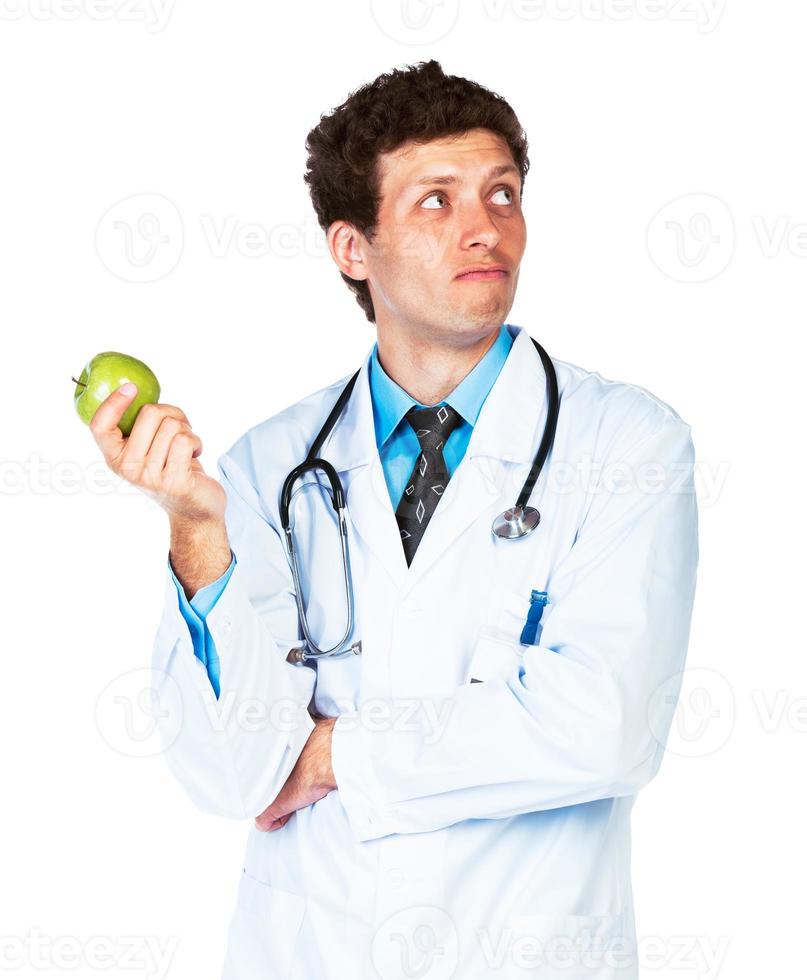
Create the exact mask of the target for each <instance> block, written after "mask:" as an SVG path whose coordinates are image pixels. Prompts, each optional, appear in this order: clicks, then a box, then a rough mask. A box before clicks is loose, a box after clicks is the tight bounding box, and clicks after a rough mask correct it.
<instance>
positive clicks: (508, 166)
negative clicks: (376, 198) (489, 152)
mask: <svg viewBox="0 0 807 980" xmlns="http://www.w3.org/2000/svg"><path fill="white" fill-rule="evenodd" d="M509 173H514V174H519V175H520V171H519V169H518V167H516V166H515V165H514V164H512V163H502V164H499V166H498V167H494V168H493V169H492V170H489V171H488V173H487V176H486V177H485V180H493V179H494V178H496V177H501V176H503V175H504V174H509ZM461 182H462V178H461V177H457V176H456V175H455V174H443V175H441V176H438V177H428V176H427V177H419V178H418V179H417V180H416V181H415V182H414V183H413V184H412V185H411V186H412V187H420V186H422V185H423V184H440V185H443V186H446V185H448V184H459V183H461Z"/></svg>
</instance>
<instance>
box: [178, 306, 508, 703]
mask: <svg viewBox="0 0 807 980" xmlns="http://www.w3.org/2000/svg"><path fill="white" fill-rule="evenodd" d="M512 343H513V338H512V336H511V335H510V331H509V330H508V329H507V324H503V325H502V326H501V327H500V328H499V334H498V336H497V338H496V340H495V341H494V342H493V344H492V346H491V347H490V348H489V349H488V350H487V351H486V353H485V356H484V357H483V358H482V360H481V361H479V363H478V364H476V365H475V366H474V368H473V369H472V370H471V371H469V372H468V374H467V375H466V376H465V377H464V378H463V379H462V381H460V383H459V384H458V385H457V387H456V388H455V389H454V390H453V391H452V392H451V393H450V394H448V395H446V397H445V398H444V399H443V400H442V401H441V402H438V404H439V405H446V404H447V405H450V406H451V407H452V408H453V409H454V410H455V411H456V412H458V413H459V414H460V415H461V416H462V422H461V423H460V424H459V425H458V426H457V428H456V429H454V431H453V432H452V433H451V434H450V435H449V437H448V439H446V443H445V446H444V447H443V456H444V457H445V461H446V466H447V468H448V472H449V475H451V474H453V472H454V470H455V469H456V468H457V466H459V463H460V460H461V459H462V457H463V456H464V455H465V450H466V449H467V448H468V442H469V441H470V438H471V432H472V431H473V427H474V425H475V424H476V419H477V417H478V415H479V412H480V411H481V409H482V405H483V404H484V401H485V399H486V398H487V396H488V394H489V392H490V389H491V388H492V387H493V382H494V381H495V380H496V378H497V377H498V376H499V371H501V369H502V366H503V364H504V362H505V361H506V360H507V355H508V354H509V353H510V347H511V346H512ZM369 376H370V394H371V398H372V404H373V422H374V424H375V437H376V445H377V446H378V452H379V455H380V457H381V465H382V467H383V470H384V477H385V479H386V481H387V489H388V490H389V495H390V502H391V504H392V509H393V511H394V510H396V508H397V506H398V501H399V500H400V499H401V494H402V493H403V490H404V487H405V486H406V481H407V480H408V479H409V476H410V474H411V472H412V469H413V467H414V465H415V461H416V460H417V458H418V456H419V455H420V444H419V443H418V440H417V436H416V435H415V431H414V429H413V428H412V426H411V425H410V424H409V422H408V421H407V420H406V418H404V416H405V415H406V413H407V412H408V411H409V409H410V408H412V406H413V405H414V406H416V407H417V408H433V407H435V406H427V405H423V404H422V403H421V402H418V401H415V399H414V398H412V396H411V395H409V394H407V392H405V391H404V389H403V388H402V387H401V386H400V385H399V384H398V383H397V382H396V381H393V379H392V378H391V377H390V376H389V375H388V374H387V372H386V371H385V370H384V368H383V367H382V366H381V362H380V361H379V359H378V344H377V343H376V344H375V346H374V347H373V353H372V358H371V361H370V371H369ZM235 563H236V558H235V554H233V559H232V561H231V562H230V567H229V568H228V569H227V571H226V572H224V574H223V575H221V576H220V577H219V578H217V579H216V581H215V582H211V583H210V585H206V586H205V587H204V588H202V589H199V591H198V592H197V593H196V594H195V595H194V597H193V598H192V599H191V600H190V602H189V601H188V598H187V596H186V595H185V590H184V589H183V588H182V585H181V584H180V582H179V580H178V579H177V577H176V575H175V574H174V570H173V568H172V567H171V562H170V560H169V562H168V568H169V571H170V572H171V575H172V577H173V579H174V583H175V584H176V587H177V591H178V593H179V607H180V611H181V613H182V615H183V617H184V619H185V621H186V622H187V624H188V628H189V629H190V633H191V639H192V640H193V652H194V654H195V655H196V656H197V657H198V658H199V660H201V661H202V663H203V664H204V665H205V668H206V669H207V674H208V677H209V678H210V683H211V684H212V686H213V690H214V691H215V692H216V697H217V698H218V696H219V693H220V687H219V668H220V664H219V657H218V654H217V653H216V645H215V643H214V642H213V637H212V636H211V635H210V630H209V629H208V627H207V622H206V619H207V615H208V613H209V612H210V610H211V609H212V608H213V606H214V605H215V604H216V602H217V600H218V598H219V596H220V595H221V593H222V592H223V591H224V587H225V586H226V585H227V581H228V580H229V578H230V575H232V571H233V568H235Z"/></svg>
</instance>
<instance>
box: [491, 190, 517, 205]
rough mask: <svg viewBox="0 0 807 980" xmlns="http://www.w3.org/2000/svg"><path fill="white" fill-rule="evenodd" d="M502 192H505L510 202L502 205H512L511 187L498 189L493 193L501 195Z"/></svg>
mask: <svg viewBox="0 0 807 980" xmlns="http://www.w3.org/2000/svg"><path fill="white" fill-rule="evenodd" d="M503 191H505V192H506V193H507V194H509V195H510V200H509V201H505V202H504V203H505V204H512V203H513V189H512V187H498V188H497V189H496V190H495V191H494V193H495V194H501V193H502V192H503ZM499 203H501V202H499Z"/></svg>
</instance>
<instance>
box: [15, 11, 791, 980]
mask: <svg viewBox="0 0 807 980" xmlns="http://www.w3.org/2000/svg"><path fill="white" fill-rule="evenodd" d="M407 18H408V19H407ZM413 25H414V26H413ZM418 25H420V26H418ZM805 31H807V8H805V7H804V5H802V4H798V3H796V2H794V0H766V3H764V4H747V3H741V2H739V0H728V2H723V0H708V2H707V0H687V2H682V0H610V2H609V0H563V2H561V0H555V2H549V0H545V2H544V0H535V2H532V3H530V4H527V3H526V2H522V3H517V2H515V0H463V2H462V3H459V2H458V0H445V2H443V3H442V4H437V3H433V4H429V5H424V4H422V3H421V2H420V0H411V3H409V0H406V2H405V3H403V4H400V3H397V2H384V3H382V2H381V0H379V2H378V3H372V4H371V3H369V2H368V0H363V2H356V3H351V4H348V3H328V2H312V0H309V2H308V3H298V4H292V3H286V4H278V5H274V4H273V5H271V6H270V5H269V4H259V3H255V2H253V3H249V2H246V0H230V2H228V3H226V4H222V3H212V2H210V0H193V2H191V0H176V3H171V2H170V0H167V6H166V5H163V4H161V3H158V2H157V0H134V2H133V0H128V2H127V3H125V4H124V2H123V0H105V2H103V3H102V0H96V2H92V0H61V2H60V0H0V83H2V89H0V90H1V91H2V93H3V95H2V98H0V133H1V134H2V143H3V150H2V157H0V161H1V162H0V168H2V181H1V182H0V269H1V270H2V293H1V294H0V302H1V303H2V323H3V326H4V331H3V340H2V345H3V358H2V360H3V375H4V377H3V384H2V392H3V394H2V398H3V404H2V451H3V455H2V460H3V463H2V465H3V494H2V520H3V525H2V546H3V552H4V558H5V560H4V562H3V589H2V595H3V599H4V603H3V617H2V621H3V624H4V630H3V644H2V647H3V651H2V653H3V655H2V665H3V677H2V682H3V683H2V692H3V693H2V710H0V739H1V740H2V769H3V784H4V792H3V794H2V808H1V809H0V821H2V834H0V942H2V944H3V945H2V947H0V954H2V956H3V957H4V966H5V968H6V969H7V970H8V972H9V975H11V976H19V977H28V976H42V975H43V973H44V974H46V975H48V974H53V975H60V974H61V972H64V973H66V974H69V975H70V976H71V977H74V978H79V977H80V978H85V977H98V976H113V975H114V976H126V977H147V976H148V977H162V976H166V975H167V976H170V977H172V978H187V977H199V978H201V977H213V976H217V975H218V970H219V968H220V963H221V960H222V957H223V952H224V943H225V937H226V927H227V922H228V919H229V916H230V913H231V911H232V907H233V902H234V898H235V888H236V885H237V880H238V876H239V873H240V869H241V865H242V860H241V859H242V853H243V846H244V842H245V840H246V835H247V832H248V825H247V824H242V825H239V824H237V823H230V822H227V821H225V820H222V819H217V818H213V817H210V816H206V815H203V814H201V813H199V812H198V811H196V810H195V809H194V807H193V805H192V804H191V803H190V802H189V801H188V800H187V799H186V797H185V796H184V794H183V791H182V790H181V789H180V787H179V785H178V784H177V783H176V782H175V781H174V779H173V777H172V776H171V775H170V773H169V771H168V769H167V767H166V766H165V763H164V761H163V760H162V759H161V758H160V757H159V755H150V756H146V757H139V756H142V755H143V753H145V752H149V751H153V748H154V747H153V745H152V744H151V742H149V741H142V740H139V739H138V737H137V729H136V728H135V729H133V730H132V731H134V732H135V736H134V737H132V738H129V739H128V740H127V738H126V730H125V727H124V715H123V710H122V709H121V704H120V701H119V700H118V701H116V700H115V698H116V697H117V698H119V699H120V698H123V699H124V700H125V698H126V697H127V696H128V695H127V693H126V692H127V691H129V690H130V687H131V678H129V679H127V677H126V676H122V675H127V673H128V672H130V671H134V670H138V669H142V668H145V667H147V666H148V665H149V662H150V653H151V645H152V641H153V638H154V633H155V631H156V627H157V624H158V622H159V617H160V613H161V609H162V596H163V585H164V575H165V562H166V558H167V550H168V535H167V532H168V523H167V519H166V518H165V516H164V514H163V513H162V511H160V510H159V509H158V508H157V507H156V505H154V504H152V503H151V502H150V501H149V500H148V499H146V498H145V497H143V496H142V495H141V494H139V493H138V492H137V491H136V490H134V489H133V488H131V487H128V486H127V485H124V484H122V483H121V481H119V480H118V479H117V478H115V477H113V476H112V475H110V474H108V471H106V470H105V467H104V465H103V462H102V460H101V457H100V453H99V451H98V449H97V448H96V446H95V443H94V441H93V439H92V437H91V435H90V432H89V430H88V429H87V428H86V427H84V426H83V425H82V424H81V423H80V421H79V420H78V418H77V416H76V414H75V412H74V409H73V405H72V393H73V385H72V383H71V381H70V376H71V375H75V376H78V373H79V372H80V371H81V369H82V367H83V366H84V364H85V362H86V361H87V360H89V358H90V357H92V356H93V355H94V354H95V353H97V352H99V351H101V350H121V351H125V352H127V353H130V354H133V355H135V356H137V357H140V358H142V359H143V360H145V361H146V362H147V363H148V364H149V365H151V366H152V367H153V368H154V370H155V372H156V373H157V375H158V377H159V378H160V380H161V382H162V388H163V390H162V399H161V400H163V401H167V402H170V403H172V404H176V405H179V406H181V407H182V408H183V409H184V410H185V411H186V412H187V414H188V416H189V417H190V420H191V423H192V424H193V427H194V429H195V431H196V432H198V433H199V435H200V436H201V437H202V439H203V441H204V453H203V455H202V462H203V463H204V464H205V467H206V469H207V471H208V472H213V473H215V461H216V459H217V457H218V455H219V454H220V453H222V452H223V451H225V450H226V449H227V448H229V446H230V445H232V443H233V442H234V441H235V440H236V439H237V438H238V436H240V435H241V433H243V432H244V431H245V430H246V429H247V428H248V427H250V426H252V425H254V424H256V423H257V422H258V421H260V420H261V419H264V418H266V417H268V416H269V415H272V414H274V413H275V412H276V411H278V410H279V409H281V408H283V407H285V406H286V405H289V404H290V403H292V402H294V401H296V400H297V399H299V398H301V397H303V396H304V395H306V394H308V393H309V392H311V391H313V390H315V389H316V388H319V387H321V386H323V385H325V384H328V383H330V382H332V381H334V380H337V379H338V378H340V377H343V376H345V375H347V374H348V373H352V371H353V370H355V368H356V367H358V365H359V363H360V361H361V358H362V357H363V356H364V355H365V354H366V353H367V352H368V350H369V348H370V346H371V345H372V343H373V341H374V339H375V333H374V329H373V328H372V326H371V325H370V324H369V323H368V322H367V321H366V320H365V318H364V315H363V313H362V312H361V310H360V309H359V307H358V306H357V304H356V303H355V300H354V299H353V297H352V295H351V294H350V293H349V291H348V289H347V287H346V286H345V285H344V284H343V283H342V281H341V279H340V277H339V275H338V272H337V270H336V267H335V266H334V265H333V263H332V261H331V259H330V257H329V255H328V254H327V251H326V250H325V246H324V238H323V237H322V235H321V233H320V232H319V229H318V227H317V225H316V221H315V219H314V213H313V209H312V207H311V205H310V201H309V199H308V196H307V189H306V187H305V185H304V183H303V179H302V174H303V172H304V169H305V150H304V141H305V136H306V134H307V132H308V131H309V129H310V128H311V127H312V126H314V125H315V124H316V122H317V121H318V118H319V115H320V113H323V112H326V111H328V110H329V109H331V108H332V107H334V106H336V105H338V104H339V103H341V102H342V101H343V100H344V99H345V98H346V97H347V96H348V94H349V93H350V92H351V91H352V90H354V89H355V88H357V87H358V86H359V85H361V84H363V83H365V82H367V81H370V80H371V79H373V78H375V77H376V76H377V75H378V74H379V73H381V72H383V71H388V70H389V69H390V68H392V67H396V66H397V67H403V66H404V65H406V64H411V63H414V62H416V61H420V60H425V59H427V58H431V57H435V58H437V59H438V60H439V61H440V62H441V63H442V65H443V67H444V69H445V70H446V71H447V72H450V73H454V74H460V75H466V76H468V77H471V78H473V79H475V80H477V81H479V82H481V83H482V84H484V85H486V86H488V87H489V88H491V89H493V90H494V91H497V92H499V93H500V94H502V95H503V96H504V97H505V98H506V99H507V100H508V101H509V102H510V103H511V105H512V106H513V107H514V109H515V111H516V112H517V114H518V115H519V118H520V119H521V121H522V124H523V126H524V128H525V129H526V132H527V135H528V138H529V141H530V159H531V164H532V166H531V170H530V173H529V175H528V177H527V182H526V187H525V197H524V208H525V211H526V216H527V223H528V231H529V241H528V245H527V251H526V254H525V257H524V261H523V263H522V268H521V277H520V285H519V292H518V296H517V299H516V303H515V306H514V307H513V309H512V311H511V313H510V315H509V317H508V321H509V322H511V323H516V324H519V325H522V326H524V327H526V328H527V330H528V331H529V332H530V333H531V334H532V335H533V336H535V337H536V338H538V339H539V340H540V341H541V342H542V343H543V345H544V346H545V347H546V348H547V349H548V350H549V351H550V352H551V353H552V354H553V355H554V356H556V357H558V358H561V359H564V360H568V361H571V362H573V363H576V364H579V365H582V366H583V367H585V368H588V369H590V370H596V371H599V372H600V373H601V374H603V375H604V376H605V377H607V378H612V379H616V380H623V381H630V382H633V383H635V384H639V385H641V386H642V387H645V388H647V389H649V390H650V391H651V392H653V393H654V394H656V395H658V396H659V397H660V398H662V399H664V400H665V401H666V402H668V403H669V404H671V405H672V406H673V407H674V408H675V409H676V411H678V412H679V414H680V415H682V417H683V418H684V419H685V420H686V421H688V422H689V423H690V424H691V425H692V427H693V438H694V440H695V444H696V450H697V453H698V484H699V486H698V489H699V496H700V506H701V509H700V533H701V561H700V570H699V579H698V594H697V599H696V606H695V614H694V619H693V626H692V638H691V645H690V653H689V661H688V665H689V667H690V674H689V676H688V679H687V681H686V683H685V685H684V691H683V695H682V702H681V706H680V708H679V713H678V715H677V717H676V723H675V727H674V729H673V733H672V736H671V739H670V743H669V748H668V753H667V755H666V757H665V761H664V763H663V765H662V768H661V772H660V774H659V776H658V777H657V778H656V780H654V781H653V782H652V783H651V784H650V786H648V787H647V788H646V789H645V790H644V791H643V792H642V793H641V795H640V797H639V799H638V802H637V804H636V807H635V810H634V818H633V826H634V852H633V853H634V856H633V875H634V884H635V893H636V905H637V926H638V934H639V939H640V954H641V957H642V963H643V971H644V976H646V977H652V978H656V977H658V978H673V977H674V978H676V980H678V978H682V980H683V978H690V977H691V978H699V980H702V978H709V980H714V978H716V977H721V978H729V980H735V978H744V977H755V978H756V977H776V976H792V975H794V973H795V972H796V971H797V970H801V969H803V966H802V964H803V959H804V956H803V910H804V895H803V882H804V879H805V873H807V859H806V858H805V847H804V843H803V826H804V812H805V804H806V803H807V799H805V790H804V771H805V765H804V761H805V752H804V749H805V743H806V742H807V701H805V698H807V673H806V672H805V667H804V639H803V607H804V600H803V586H804V576H803V560H802V559H801V552H802V550H803V546H804V537H803V532H804V518H803V513H804V481H803V479H802V474H803V464H802V452H803V445H804V435H803V428H804V426H803V420H804V410H803V390H804V389H803V383H802V382H803V378H802V376H803V372H804V368H803V360H802V359H803V350H804V346H803V339H802V334H803V331H804V326H805V322H804V306H805V302H804V293H805V291H804V284H805V271H806V270H807V261H806V260H805V256H807V231H806V230H805V229H806V228H807V189H806V188H807V183H806V182H805V179H804V175H805V169H806V165H807V159H805V155H806V154H805V150H806V149H807V146H806V145H805V128H804V124H803V110H804V95H805V81H804V68H803V66H804V50H803V40H804V36H805ZM143 195H144V196H143ZM155 195H156V196H157V197H154V196H155ZM133 197H134V198H135V200H134V201H128V199H129V198H133ZM121 201H127V203H125V204H124V205H121V207H120V208H119V209H117V210H113V211H110V209H112V208H113V207H114V206H115V205H116V204H117V203H118V202H121ZM670 202H676V203H674V204H672V205H671V206H670V207H669V208H667V205H670ZM148 213H154V214H155V215H156V216H157V220H158V222H159V225H160V227H159V230H160V233H161V234H162V235H163V236H164V238H165V241H163V242H162V243H161V244H158V246H157V248H156V249H155V250H154V254H153V255H151V253H150V251H149V249H150V242H149V241H148V240H147V239H148V238H149V236H150V234H151V231H152V230H153V227H154V226H153V225H141V226H140V228H138V226H137V220H138V218H139V217H140V216H142V215H144V214H148ZM115 222H118V224H117V225H115ZM127 225H128V227H129V229H130V231H132V233H133V235H134V237H133V240H132V244H131V248H130V249H129V251H128V252H127V251H126V249H125V248H124V245H125V234H126V232H125V226H127ZM141 231H142V232H143V234H142V235H139V234H138V233H139V232H141ZM137 280H141V281H137ZM105 474H106V477H105ZM133 676H134V678H135V680H137V679H138V678H139V677H140V675H133ZM110 684H112V685H113V686H112V687H111V688H110V687H109V685H110ZM127 684H128V685H130V687H127ZM133 707H134V709H135V718H134V724H135V726H137V725H138V724H139V723H140V722H142V718H140V719H138V714H137V707H138V706H137V705H134V706H133ZM37 934H38V935H40V936H41V937H42V939H41V942H40V957H41V959H40V960H39V961H36V960H35V958H34V954H33V953H32V952H31V950H32V942H31V940H32V937H34V936H36V935H37ZM58 937H72V939H70V940H69V941H70V942H72V944H73V945H70V946H62V947H61V949H60V948H59V947H58V945H57V944H56V940H57V938H58ZM93 937H106V939H107V942H108V943H109V944H110V946H111V947H112V948H113V950H114V953H113V957H112V960H113V961H114V962H113V965H111V966H109V965H106V966H105V967H104V963H105V962H106V961H103V960H102V961H101V963H100V964H99V965H97V966H96V968H91V967H90V966H88V965H87V958H88V955H89V954H90V952H91V945H90V940H91V939H92V938H93ZM126 937H129V940H127V939H126ZM132 937H133V940H134V948H135V953H136V955H135V959H134V961H133V962H132V963H127V961H126V959H125V957H124V954H125V953H126V950H127V949H128V948H129V945H127V943H128V944H131V941H132ZM146 940H148V941H149V942H152V943H155V942H156V943H158V944H159V945H160V946H161V948H162V949H163V950H164V955H166V957H167V958H168V960H169V970H168V972H167V973H166V972H165V969H164V967H163V968H162V970H157V969H155V966H154V963H153V962H150V963H149V966H148V968H146V967H145V965H144V964H145V962H146V961H144V959H143V957H144V956H145V955H146V954H145V953H144V951H143V946H142V944H143V943H144V942H145V941H146ZM138 944H139V945H138ZM642 944H643V945H642ZM138 949H139V952H137V950H138ZM73 950H78V952H71V951H73ZM127 955H128V954H127ZM37 962H38V965H37ZM71 963H79V964H80V965H79V966H78V967H77V968H75V969H67V968H66V967H67V965H69V964H71ZM138 963H140V966H139V967H138ZM60 964H61V967H60Z"/></svg>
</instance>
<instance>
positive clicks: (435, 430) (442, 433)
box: [406, 405, 462, 450]
mask: <svg viewBox="0 0 807 980" xmlns="http://www.w3.org/2000/svg"><path fill="white" fill-rule="evenodd" d="M406 421H407V422H408V423H409V424H410V425H411V426H412V428H413V429H414V430H415V435H416V436H417V438H418V442H419V443H420V448H421V449H437V450H442V448H443V443H444V442H445V441H446V439H447V438H448V437H449V436H450V435H451V433H452V432H453V431H454V429H456V428H457V426H458V425H459V424H460V423H461V422H462V416H461V415H460V413H459V412H457V411H456V410H455V409H453V408H452V407H451V406H450V405H436V406H435V407H434V408H415V407H414V406H413V407H412V408H410V409H409V411H408V412H407V413H406Z"/></svg>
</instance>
